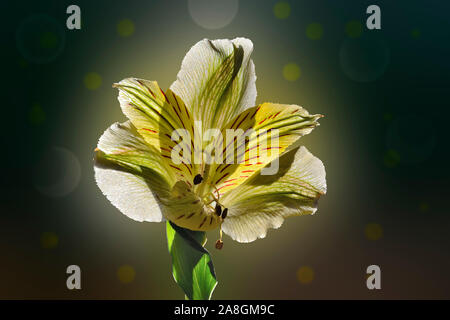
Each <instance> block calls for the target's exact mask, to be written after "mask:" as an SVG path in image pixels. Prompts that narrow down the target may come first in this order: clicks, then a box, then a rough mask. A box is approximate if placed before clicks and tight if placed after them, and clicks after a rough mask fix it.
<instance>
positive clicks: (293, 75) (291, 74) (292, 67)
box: [283, 63, 300, 81]
mask: <svg viewBox="0 0 450 320" xmlns="http://www.w3.org/2000/svg"><path fill="white" fill-rule="evenodd" d="M283 77H284V78H285V79H286V80H288V81H295V80H297V79H298V78H299V77H300V67H299V66H298V65H297V64H295V63H288V64H287V65H285V66H284V67H283Z"/></svg>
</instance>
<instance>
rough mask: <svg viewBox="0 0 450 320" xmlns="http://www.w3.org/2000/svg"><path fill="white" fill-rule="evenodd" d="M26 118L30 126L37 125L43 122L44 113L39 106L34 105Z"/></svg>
mask: <svg viewBox="0 0 450 320" xmlns="http://www.w3.org/2000/svg"><path fill="white" fill-rule="evenodd" d="M28 118H29V120H30V122H31V123H32V124H35V125H38V124H41V123H43V122H44V121H45V112H44V110H42V107H41V105H40V104H38V103H35V104H33V106H32V107H31V109H30V112H29V114H28Z"/></svg>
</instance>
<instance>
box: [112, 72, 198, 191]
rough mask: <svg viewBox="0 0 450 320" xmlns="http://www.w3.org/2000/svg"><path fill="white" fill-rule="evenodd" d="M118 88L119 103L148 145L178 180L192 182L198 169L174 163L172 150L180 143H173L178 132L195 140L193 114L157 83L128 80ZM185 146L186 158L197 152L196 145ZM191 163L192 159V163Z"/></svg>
mask: <svg viewBox="0 0 450 320" xmlns="http://www.w3.org/2000/svg"><path fill="white" fill-rule="evenodd" d="M114 86H115V87H117V88H118V89H119V102H120V105H121V108H122V111H123V113H124V114H125V115H126V116H127V117H128V118H129V119H130V121H131V122H132V123H133V125H134V126H135V127H136V129H137V131H138V132H139V134H140V135H141V136H142V137H143V138H144V140H145V142H147V143H148V144H149V145H151V146H154V147H155V148H156V149H158V150H159V151H160V152H161V155H162V157H163V158H164V161H165V162H166V163H167V166H168V170H169V171H172V172H174V173H175V175H176V176H177V179H178V180H184V181H187V182H189V181H192V179H193V176H195V174H197V173H198V172H197V171H198V170H199V169H198V168H196V167H194V166H193V165H190V164H188V163H186V161H185V162H181V161H180V162H181V163H179V164H177V163H174V162H173V161H172V149H173V148H174V147H175V146H177V144H178V143H177V142H176V141H174V140H172V134H173V133H174V131H175V130H186V132H188V133H189V135H190V136H191V137H193V131H194V127H193V121H192V115H191V114H190V112H189V110H188V108H187V107H186V105H185V104H184V102H183V101H182V99H180V98H179V97H178V96H177V95H176V94H175V93H173V92H172V90H168V91H167V92H166V93H164V92H163V91H162V90H161V88H160V87H159V86H158V84H157V83H156V82H155V81H148V80H143V79H136V78H128V79H124V80H122V81H120V82H119V83H118V84H115V85H114ZM190 141H191V144H189V145H186V149H187V150H188V155H187V157H190V158H192V157H191V155H192V153H193V152H194V150H193V148H194V144H193V142H192V139H190ZM189 162H190V163H192V160H189Z"/></svg>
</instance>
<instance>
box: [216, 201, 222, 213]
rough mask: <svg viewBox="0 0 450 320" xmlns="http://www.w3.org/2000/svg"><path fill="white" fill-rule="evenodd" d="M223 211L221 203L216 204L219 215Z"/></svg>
mask: <svg viewBox="0 0 450 320" xmlns="http://www.w3.org/2000/svg"><path fill="white" fill-rule="evenodd" d="M221 213H222V207H221V206H220V204H218V203H217V204H216V214H217V215H218V216H220V214H221Z"/></svg>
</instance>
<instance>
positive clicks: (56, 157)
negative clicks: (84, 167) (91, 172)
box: [33, 147, 81, 197]
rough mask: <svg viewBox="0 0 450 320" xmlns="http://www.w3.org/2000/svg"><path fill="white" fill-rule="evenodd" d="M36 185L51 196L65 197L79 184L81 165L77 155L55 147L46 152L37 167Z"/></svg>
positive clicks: (35, 173)
mask: <svg viewBox="0 0 450 320" xmlns="http://www.w3.org/2000/svg"><path fill="white" fill-rule="evenodd" d="M33 178H34V179H33V180H34V185H35V187H36V189H37V190H38V191H39V192H41V193H42V194H44V195H46V196H49V197H63V196H66V195H68V194H69V193H71V192H72V191H73V190H75V188H76V187H77V186H78V184H79V182H80V178H81V166H80V162H79V161H78V159H77V157H76V156H75V155H74V154H73V153H72V152H71V151H69V150H67V149H65V148H60V147H53V148H51V149H50V150H48V151H47V152H45V153H44V155H43V157H42V158H41V160H40V162H39V163H38V164H37V166H36V167H35V172H34V177H33Z"/></svg>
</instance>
